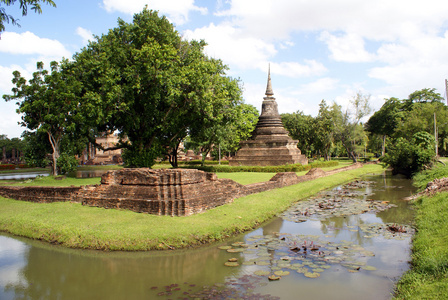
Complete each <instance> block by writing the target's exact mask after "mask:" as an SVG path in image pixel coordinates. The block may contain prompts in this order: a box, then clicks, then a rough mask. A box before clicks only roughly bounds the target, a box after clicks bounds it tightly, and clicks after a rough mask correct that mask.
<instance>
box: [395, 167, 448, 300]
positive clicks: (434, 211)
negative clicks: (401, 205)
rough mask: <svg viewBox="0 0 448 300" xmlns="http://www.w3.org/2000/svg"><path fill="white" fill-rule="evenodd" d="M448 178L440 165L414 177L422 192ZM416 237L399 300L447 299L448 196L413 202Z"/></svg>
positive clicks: (435, 196)
mask: <svg viewBox="0 0 448 300" xmlns="http://www.w3.org/2000/svg"><path fill="white" fill-rule="evenodd" d="M442 177H448V166H442V165H437V166H436V167H435V168H433V169H429V170H425V171H422V172H420V173H418V174H417V175H416V176H414V178H413V179H414V185H416V186H417V187H419V189H420V190H423V189H424V188H425V187H426V185H427V183H428V182H430V181H432V180H434V179H436V178H442ZM413 204H414V207H415V208H416V211H417V213H416V217H415V226H416V228H417V233H416V234H415V235H414V238H413V243H412V260H411V269H410V270H409V271H408V272H406V273H405V274H404V275H403V277H402V278H401V279H400V281H399V282H398V284H397V287H396V296H395V297H396V299H446V295H448V223H447V222H446V220H447V219H448V193H446V192H442V193H438V194H436V195H434V196H432V197H422V198H419V199H417V200H416V201H414V203H413Z"/></svg>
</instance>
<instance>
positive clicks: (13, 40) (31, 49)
mask: <svg viewBox="0 0 448 300" xmlns="http://www.w3.org/2000/svg"><path fill="white" fill-rule="evenodd" d="M0 52H4V53H10V54H15V55H30V54H31V55H32V54H38V55H44V56H53V57H59V60H60V58H62V57H67V58H68V57H69V56H70V55H71V53H70V51H68V50H67V49H65V47H64V45H62V43H61V42H59V41H57V40H51V39H47V38H41V37H38V36H37V35H35V34H34V33H32V32H29V31H27V32H24V33H20V34H19V33H15V32H3V33H2V41H1V43H0Z"/></svg>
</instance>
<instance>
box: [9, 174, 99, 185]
mask: <svg viewBox="0 0 448 300" xmlns="http://www.w3.org/2000/svg"><path fill="white" fill-rule="evenodd" d="M56 178H59V179H56ZM100 181H101V177H91V178H75V177H62V178H61V177H55V176H44V177H36V178H34V179H28V180H25V181H19V182H14V183H11V184H8V185H11V186H71V185H73V186H81V185H91V184H99V183H100Z"/></svg>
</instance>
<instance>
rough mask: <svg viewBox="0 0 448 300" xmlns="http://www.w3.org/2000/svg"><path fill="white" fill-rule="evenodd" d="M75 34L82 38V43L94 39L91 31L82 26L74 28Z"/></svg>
mask: <svg viewBox="0 0 448 300" xmlns="http://www.w3.org/2000/svg"><path fill="white" fill-rule="evenodd" d="M76 34H77V35H79V36H80V37H81V38H82V42H83V44H88V43H89V41H93V39H94V38H93V33H92V31H90V30H88V29H85V28H82V27H78V28H76Z"/></svg>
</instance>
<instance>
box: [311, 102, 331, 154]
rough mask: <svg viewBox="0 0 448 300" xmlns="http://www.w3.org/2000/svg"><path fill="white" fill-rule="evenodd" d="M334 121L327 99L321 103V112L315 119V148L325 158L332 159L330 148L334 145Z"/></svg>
mask: <svg viewBox="0 0 448 300" xmlns="http://www.w3.org/2000/svg"><path fill="white" fill-rule="evenodd" d="M333 131H334V122H333V115H332V112H331V109H330V107H329V106H328V105H327V103H326V102H325V100H322V101H321V102H320V104H319V113H318V114H317V117H316V120H315V132H314V135H315V139H314V141H315V142H314V144H315V148H316V150H317V151H319V153H321V154H323V156H324V159H325V160H330V150H331V146H332V145H333V138H334V137H333Z"/></svg>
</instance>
